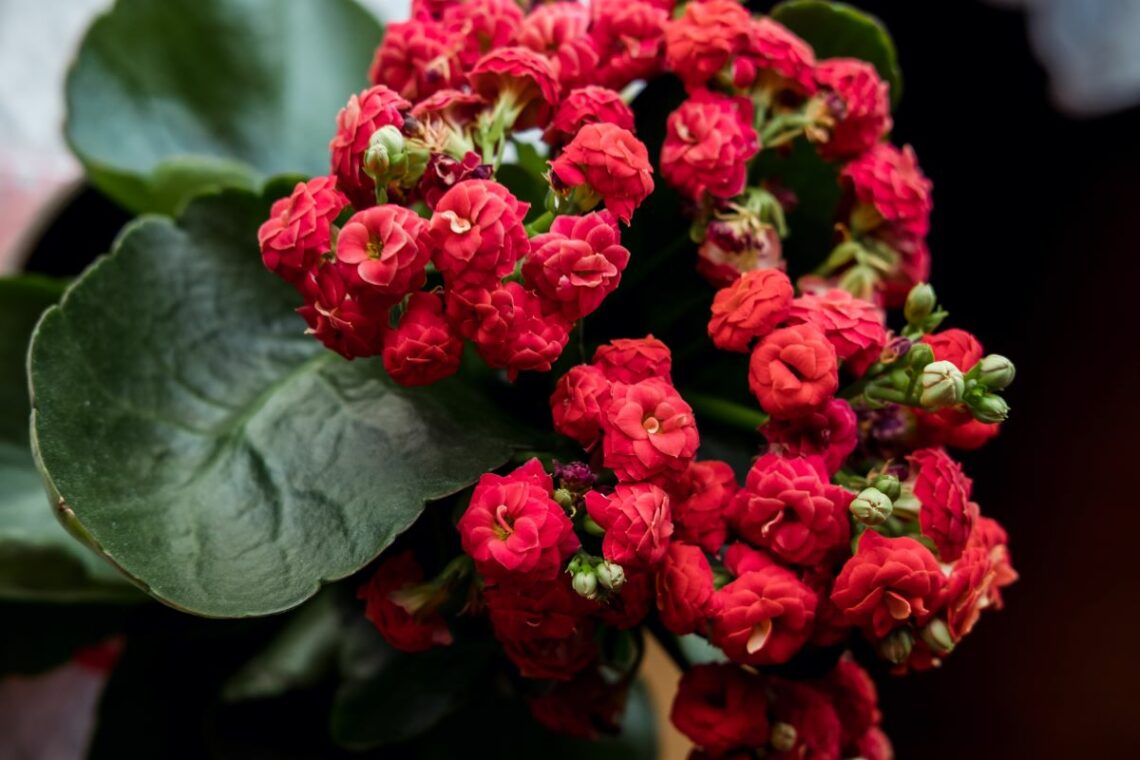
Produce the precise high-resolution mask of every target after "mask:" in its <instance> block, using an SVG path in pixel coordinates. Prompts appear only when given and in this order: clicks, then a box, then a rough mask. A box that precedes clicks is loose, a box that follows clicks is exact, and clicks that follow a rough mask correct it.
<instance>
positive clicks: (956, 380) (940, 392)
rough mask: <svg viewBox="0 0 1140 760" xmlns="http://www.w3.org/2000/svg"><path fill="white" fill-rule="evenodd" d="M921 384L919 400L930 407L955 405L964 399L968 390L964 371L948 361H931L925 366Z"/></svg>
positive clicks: (920, 379)
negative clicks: (963, 395)
mask: <svg viewBox="0 0 1140 760" xmlns="http://www.w3.org/2000/svg"><path fill="white" fill-rule="evenodd" d="M919 384H920V385H921V386H922V395H921V396H920V397H919V400H920V401H921V403H922V405H923V406H925V407H927V408H928V409H938V408H941V407H944V406H953V405H954V404H957V403H958V402H959V401H961V400H962V394H963V393H965V391H966V381H965V379H964V378H963V377H962V371H961V370H960V369H958V368H957V367H955V366H954V364H953V363H951V362H947V361H941V362H931V363H930V364H927V365H926V366H925V367H923V369H922V377H921V378H919Z"/></svg>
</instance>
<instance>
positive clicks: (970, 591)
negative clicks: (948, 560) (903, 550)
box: [946, 546, 997, 641]
mask: <svg viewBox="0 0 1140 760" xmlns="http://www.w3.org/2000/svg"><path fill="white" fill-rule="evenodd" d="M996 578H997V570H996V568H995V567H994V563H993V559H992V558H991V556H990V553H989V552H988V551H987V550H986V549H985V548H984V547H982V546H971V547H969V548H967V549H966V550H965V551H964V552H962V554H961V556H959V557H958V559H957V561H955V562H954V567H953V569H952V570H951V571H950V577H949V578H948V579H947V581H946V626H947V628H949V630H950V637H951V638H952V639H953V640H954V641H960V640H961V639H962V637H963V636H965V635H966V634H967V633H969V632H970V631H971V630H972V629H973V627H974V624H975V623H977V622H978V618H979V617H980V616H981V614H982V610H984V609H985V608H987V607H989V606H990V605H991V604H993V598H992V597H991V595H990V591H991V589H992V588H993V585H994V581H995V579H996Z"/></svg>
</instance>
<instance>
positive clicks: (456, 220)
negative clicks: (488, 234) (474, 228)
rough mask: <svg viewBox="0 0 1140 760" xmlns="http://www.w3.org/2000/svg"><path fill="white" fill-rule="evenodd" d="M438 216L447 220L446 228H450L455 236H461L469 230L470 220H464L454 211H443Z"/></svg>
mask: <svg viewBox="0 0 1140 760" xmlns="http://www.w3.org/2000/svg"><path fill="white" fill-rule="evenodd" d="M440 216H442V217H443V218H444V219H446V220H447V222H448V226H450V227H451V231H452V232H454V233H455V234H456V235H462V234H463V233H465V232H469V231H470V230H471V220H470V219H464V218H463V217H461V216H459V214H457V213H455V212H454V211H444V212H443V213H442V214H440Z"/></svg>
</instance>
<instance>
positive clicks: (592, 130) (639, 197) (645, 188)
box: [550, 123, 653, 224]
mask: <svg viewBox="0 0 1140 760" xmlns="http://www.w3.org/2000/svg"><path fill="white" fill-rule="evenodd" d="M652 174H653V166H652V165H651V164H650V162H649V152H648V151H647V150H646V148H645V144H644V143H642V142H641V141H640V140H638V139H637V138H636V137H634V136H633V133H632V132H630V131H629V130H628V129H622V128H621V127H619V126H617V125H616V124H604V123H601V124H587V125H585V126H584V127H582V128H581V129H580V130H579V131H578V134H576V135H575V136H574V139H573V140H571V141H570V143H569V144H568V145H567V146H566V147H565V148H563V150H562V153H561V154H559V156H558V158H556V159H554V160H553V161H551V162H550V176H551V182H552V183H553V184H554V187H555V189H556V190H558V191H566V190H571V189H574V188H580V189H581V190H582V191H583V192H584V194H585V198H584V202H582V203H581V204H580V206H581V208H582V209H583V210H589V209H590V208H592V206H593V205H596V204H597V202H598V201H604V202H605V204H606V208H607V209H608V210H609V211H610V213H612V214H613V215H614V216H616V217H617V218H618V219H620V220H622V221H623V222H625V223H626V224H629V220H630V218H631V217H632V216H633V212H634V209H636V208H637V207H638V206H640V205H641V202H642V201H644V200H645V198H646V196H648V195H649V194H650V193H651V192H653V177H652Z"/></svg>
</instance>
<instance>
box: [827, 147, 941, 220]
mask: <svg viewBox="0 0 1140 760" xmlns="http://www.w3.org/2000/svg"><path fill="white" fill-rule="evenodd" d="M840 177H841V178H842V179H843V180H845V181H846V182H847V183H848V184H849V185H850V187H851V189H852V191H853V193H854V195H855V199H856V200H857V201H858V202H859V203H862V204H865V205H867V206H869V207H872V208H874V210H875V211H876V212H877V213H878V215H879V216H880V217H881V218H882V220H883V222H885V223H886V224H887V225H888V228H887V230H886V232H887V233H888V234H897V233H902V234H906V235H911V236H915V237H919V238H923V237H926V233H927V232H928V231H929V230H930V210H931V208H933V205H934V204H933V202H932V201H931V199H930V190H931V187H932V185H931V183H930V180H928V179H927V178H926V177H925V176H924V175H923V173H922V169H920V168H919V166H918V159H917V158H916V157H915V155H914V150H913V149H912V148H911V147H910V146H909V145H908V146H907V147H905V148H903V149H902V150H900V149H898V148H896V147H895V146H893V145H890V144H889V143H879V144H877V145H875V146H874V147H872V148H871V149H870V150H868V151H867V152H866V153H864V154H863V155H861V156H859V157H858V158H856V159H855V160H853V161H852V162H851V163H849V164H847V166H846V167H844V169H843V172H842V173H841V174H840Z"/></svg>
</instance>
